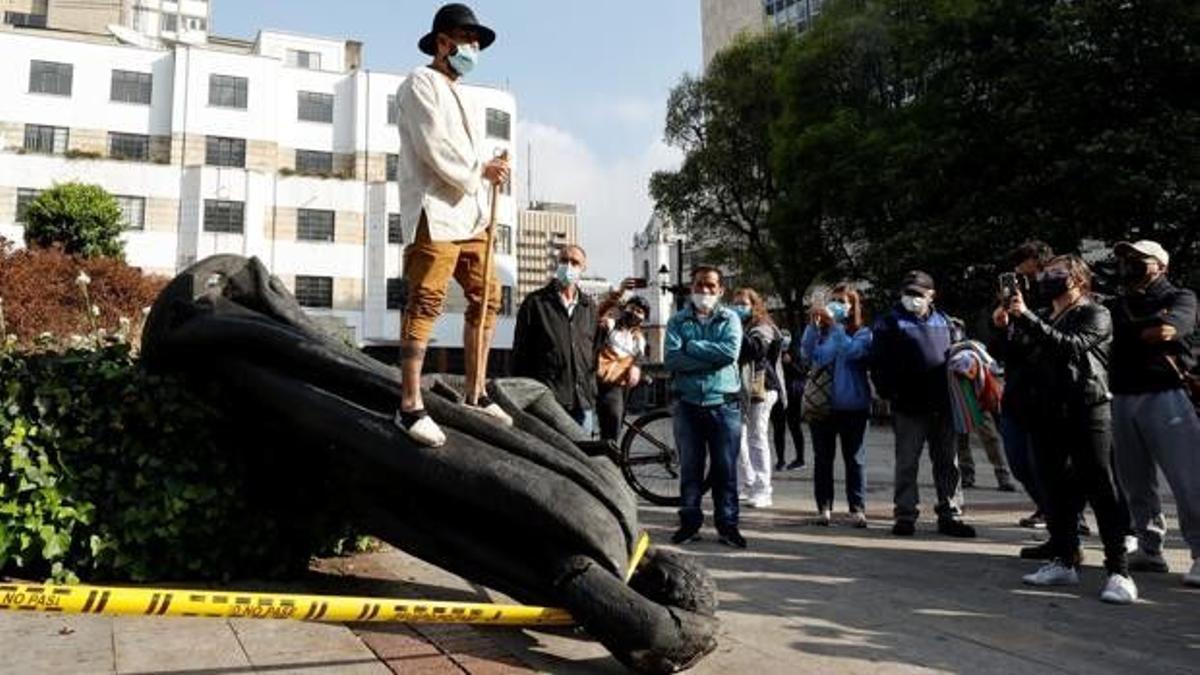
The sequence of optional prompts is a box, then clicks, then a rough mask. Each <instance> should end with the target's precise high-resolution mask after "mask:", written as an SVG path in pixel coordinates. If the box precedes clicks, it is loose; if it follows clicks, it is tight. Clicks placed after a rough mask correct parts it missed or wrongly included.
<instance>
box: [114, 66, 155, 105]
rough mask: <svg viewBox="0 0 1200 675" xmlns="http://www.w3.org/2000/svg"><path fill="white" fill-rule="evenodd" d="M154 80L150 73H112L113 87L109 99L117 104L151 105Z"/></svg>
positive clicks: (115, 71) (118, 71)
mask: <svg viewBox="0 0 1200 675" xmlns="http://www.w3.org/2000/svg"><path fill="white" fill-rule="evenodd" d="M153 82H154V78H153V76H152V75H150V73H134V72H130V71H128V70H114V71H112V87H111V88H110V90H109V95H108V98H109V100H111V101H115V102H117V103H142V104H145V105H149V104H150V95H151V93H152V90H153Z"/></svg>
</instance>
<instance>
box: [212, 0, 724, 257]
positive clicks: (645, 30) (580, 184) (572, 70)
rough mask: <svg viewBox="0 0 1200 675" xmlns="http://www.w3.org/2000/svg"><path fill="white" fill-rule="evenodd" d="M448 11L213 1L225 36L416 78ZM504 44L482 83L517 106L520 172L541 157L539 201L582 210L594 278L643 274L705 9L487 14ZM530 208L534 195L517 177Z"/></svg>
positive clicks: (679, 5)
mask: <svg viewBox="0 0 1200 675" xmlns="http://www.w3.org/2000/svg"><path fill="white" fill-rule="evenodd" d="M440 4H441V3H440V2H438V1H433V2H427V1H426V0H353V1H349V0H347V1H343V2H340V3H339V2H335V3H330V2H329V1H328V0H242V1H239V2H233V1H231V0H215V1H214V3H213V30H214V32H215V33H217V34H219V35H224V36H230V37H252V36H253V35H254V34H255V33H256V32H257V31H258V30H259V29H262V28H277V29H281V30H290V31H297V32H303V33H312V34H316V35H326V36H336V37H346V38H351V39H357V40H361V41H363V42H364V43H365V54H366V65H367V67H368V68H370V69H372V70H384V71H391V72H407V71H409V70H411V69H412V68H413V67H415V66H417V65H419V64H421V63H423V62H425V61H426V60H427V59H426V58H425V57H424V55H422V54H421V53H420V52H419V51H417V48H416V42H417V39H418V38H420V36H421V35H423V34H424V33H425V32H426V31H428V30H429V25H430V22H431V20H432V18H433V14H434V12H436V11H437V8H438V7H439V6H440ZM468 4H470V5H471V6H472V7H473V8H474V10H475V12H476V14H477V15H478V16H479V18H480V20H481V21H482V22H483V23H485V24H487V25H489V26H491V27H492V28H493V29H495V30H496V32H497V34H498V38H497V41H496V44H495V45H494V46H493V47H492V48H491V49H489V50H487V51H486V52H484V56H483V59H482V61H481V62H480V66H479V68H478V69H477V70H476V73H475V74H473V75H472V78H471V80H472V81H475V82H479V83H485V84H496V85H501V86H507V87H508V88H510V89H511V90H512V91H513V93H514V94H515V95H516V97H517V104H518V106H519V107H518V116H519V124H518V127H517V134H518V143H519V144H520V145H521V148H520V152H519V159H520V160H521V161H524V160H525V159H526V149H525V148H526V145H527V143H528V142H532V144H533V168H534V180H533V182H534V187H533V196H534V197H535V198H537V199H544V200H550V201H568V202H576V203H578V204H579V207H580V226H581V239H582V243H583V244H584V246H585V247H586V248H588V250H589V253H590V259H591V265H590V267H591V269H592V272H594V273H599V274H601V275H604V276H608V277H610V278H612V279H614V280H615V279H616V278H619V277H621V276H625V275H627V274H629V273H631V272H632V269H631V267H632V264H631V262H630V260H629V257H630V254H629V245H630V238H631V236H632V234H633V232H635V231H636V230H638V229H640V228H641V227H642V226H643V225H644V224H645V221H646V219H647V218H648V217H649V215H650V208H651V202H650V199H649V196H648V195H647V194H646V186H645V184H646V180H647V179H648V177H649V174H650V173H651V172H652V171H653V170H655V169H661V168H671V167H673V166H675V165H676V163H677V162H678V155H677V153H675V152H674V151H672V150H670V149H668V148H666V147H665V146H664V145H663V144H662V142H661V137H662V123H663V115H664V108H665V101H666V98H667V95H668V93H669V92H670V89H671V87H672V86H673V85H674V84H676V83H677V82H678V81H679V78H680V77H681V76H682V75H683V74H684V73H685V72H690V73H696V72H697V71H699V69H700V59H701V55H700V49H701V46H700V0H604V1H603V2H589V1H587V0H475V2H469V3H468ZM518 170H519V172H520V176H521V179H520V183H521V184H519V185H518V186H517V193H518V196H524V192H525V186H524V182H525V167H524V166H521V167H519V169H518Z"/></svg>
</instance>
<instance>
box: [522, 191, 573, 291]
mask: <svg viewBox="0 0 1200 675" xmlns="http://www.w3.org/2000/svg"><path fill="white" fill-rule="evenodd" d="M578 243H579V217H578V214H577V213H576V209H575V205H574V204H557V203H554V202H533V203H531V204H530V205H529V208H527V209H522V210H521V211H520V213H518V214H517V298H516V303H517V304H518V305H520V304H521V301H522V300H524V299H525V296H526V295H529V294H530V293H532V292H533V291H536V290H537V289H539V288H541V287H542V286H544V285H546V282H547V281H549V280H550V275H552V274H553V273H554V268H555V267H556V266H557V265H558V252H559V250H560V249H561V248H562V247H563V246H566V245H567V244H578Z"/></svg>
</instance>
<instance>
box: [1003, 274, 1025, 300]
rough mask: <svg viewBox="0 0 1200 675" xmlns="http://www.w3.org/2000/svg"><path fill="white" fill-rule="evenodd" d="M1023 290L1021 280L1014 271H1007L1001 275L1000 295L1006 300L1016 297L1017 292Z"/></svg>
mask: <svg viewBox="0 0 1200 675" xmlns="http://www.w3.org/2000/svg"><path fill="white" fill-rule="evenodd" d="M1020 292H1021V280H1020V279H1019V278H1018V277H1017V275H1016V274H1015V273H1013V272H1005V273H1003V274H1001V275H1000V297H1001V298H1003V300H1004V301H1005V302H1008V301H1009V300H1012V299H1013V298H1014V297H1016V295H1017V293H1020Z"/></svg>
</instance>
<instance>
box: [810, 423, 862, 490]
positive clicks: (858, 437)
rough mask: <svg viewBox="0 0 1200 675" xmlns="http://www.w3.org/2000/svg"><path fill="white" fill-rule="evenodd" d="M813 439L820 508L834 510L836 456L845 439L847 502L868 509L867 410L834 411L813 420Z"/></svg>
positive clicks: (814, 468) (814, 476)
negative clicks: (839, 440) (839, 439)
mask: <svg viewBox="0 0 1200 675" xmlns="http://www.w3.org/2000/svg"><path fill="white" fill-rule="evenodd" d="M808 426H809V428H810V429H812V439H813V483H814V488H813V489H814V492H815V494H816V498H817V510H818V511H821V510H823V509H830V510H832V509H833V458H834V456H835V455H836V454H837V441H838V438H841V439H842V461H843V463H844V464H845V466H846V502H847V504H848V505H849V506H850V510H851V511H865V510H866V502H867V474H866V462H867V446H866V444H865V443H863V437H864V436H866V433H867V411H866V410H835V411H833V414H832V415H830V416H829V417H828V418H826V419H823V420H820V421H818V422H810V423H809V425H808Z"/></svg>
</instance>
